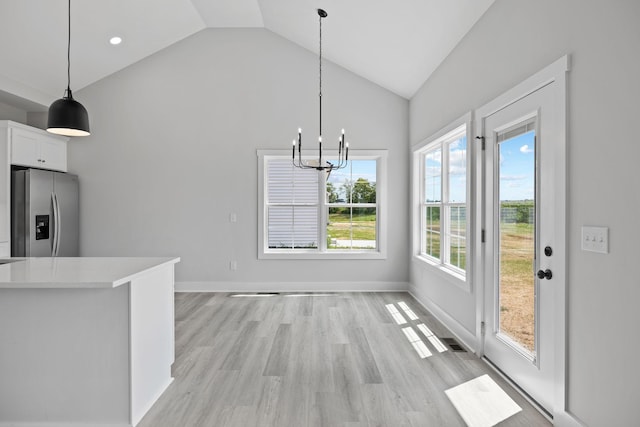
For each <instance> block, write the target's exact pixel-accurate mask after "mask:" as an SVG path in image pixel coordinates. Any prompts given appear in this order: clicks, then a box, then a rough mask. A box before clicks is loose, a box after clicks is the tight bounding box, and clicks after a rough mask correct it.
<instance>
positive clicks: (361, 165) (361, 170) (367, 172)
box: [327, 159, 376, 200]
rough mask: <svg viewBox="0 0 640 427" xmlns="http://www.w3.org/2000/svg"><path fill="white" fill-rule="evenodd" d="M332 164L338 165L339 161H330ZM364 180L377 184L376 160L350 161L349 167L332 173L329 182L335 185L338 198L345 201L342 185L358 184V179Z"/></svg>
mask: <svg viewBox="0 0 640 427" xmlns="http://www.w3.org/2000/svg"><path fill="white" fill-rule="evenodd" d="M329 161H330V162H331V163H334V164H337V163H338V161H337V160H336V161H334V160H331V159H329ZM360 178H363V179H366V180H367V181H369V182H370V183H371V184H375V182H376V160H373V159H372V160H360V159H358V160H354V161H351V160H349V162H348V164H347V166H346V167H345V168H343V169H337V170H333V171H331V174H330V175H329V179H328V180H327V182H330V183H332V184H333V186H334V188H335V189H336V192H337V193H338V197H339V198H340V199H342V200H344V199H345V192H344V190H343V188H342V185H343V184H344V183H345V182H348V181H351V180H352V181H353V182H356V181H357V180H358V179H360Z"/></svg>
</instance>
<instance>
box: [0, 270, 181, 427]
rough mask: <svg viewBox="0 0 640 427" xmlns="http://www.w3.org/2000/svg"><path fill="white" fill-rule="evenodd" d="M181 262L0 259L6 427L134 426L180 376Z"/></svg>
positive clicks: (0, 368)
mask: <svg viewBox="0 0 640 427" xmlns="http://www.w3.org/2000/svg"><path fill="white" fill-rule="evenodd" d="M179 261H180V259H179V258H21V259H17V258H5V259H0V378H1V379H2V380H1V381H0V427H3V426H9V425H11V426H17V427H19V426H32V425H38V426H43V427H44V426H62V425H70V424H73V425H74V426H93V425H102V426H111V427H116V426H123V427H124V426H135V425H136V424H137V423H138V422H139V421H140V420H141V419H142V417H143V416H144V414H145V413H146V412H147V411H148V410H149V408H150V407H151V406H152V405H153V403H154V402H155V401H156V400H157V399H158V397H160V395H161V394H162V393H163V392H164V390H165V389H166V388H167V387H168V386H169V384H170V383H171V381H172V380H173V378H172V377H171V365H172V364H173V361H174V306H173V302H174V294H173V293H174V266H175V264H176V263H177V262H179Z"/></svg>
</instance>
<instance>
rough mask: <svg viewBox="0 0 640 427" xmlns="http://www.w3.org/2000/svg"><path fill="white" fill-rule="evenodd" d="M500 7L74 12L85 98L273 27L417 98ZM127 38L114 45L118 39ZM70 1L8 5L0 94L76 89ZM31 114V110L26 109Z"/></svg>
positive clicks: (334, 4)
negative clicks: (243, 33)
mask: <svg viewBox="0 0 640 427" xmlns="http://www.w3.org/2000/svg"><path fill="white" fill-rule="evenodd" d="M493 1H494V0H396V1H389V0H317V1H311V0H82V1H77V0H75V1H72V4H71V88H72V89H73V90H79V89H81V88H83V87H85V86H87V85H89V84H91V83H93V82H95V81H97V80H100V79H101V78H103V77H105V76H108V75H110V74H112V73H114V72H116V71H118V70H120V69H122V68H125V67H127V66H128V65H130V64H132V63H134V62H136V61H139V60H140V59H142V58H144V57H146V56H148V55H151V54H153V53H154V52H157V51H159V50H161V49H163V48H165V47H167V46H169V45H171V44H173V43H175V42H177V41H179V40H181V39H183V38H185V37H188V36H189V35H191V34H194V33H196V32H198V31H200V30H202V29H203V28H206V27H215V28H228V27H264V28H266V29H268V30H270V31H273V32H274V33H276V34H279V35H281V36H283V37H285V38H287V39H289V40H291V41H292V42H294V43H297V44H299V45H301V46H303V47H305V48H307V49H309V50H311V51H313V52H316V53H317V51H318V15H317V13H316V9H317V8H318V7H320V8H323V9H325V10H326V11H327V13H328V14H329V16H328V17H327V18H326V19H324V20H323V45H322V48H323V56H324V57H325V58H326V59H328V60H331V61H333V62H335V63H337V64H339V65H341V66H343V67H344V68H346V69H348V70H351V71H352V72H354V73H356V74H358V75H360V76H362V77H364V78H366V79H368V80H371V81H372V82H375V83H377V84H379V85H380V86H382V87H385V88H387V89H389V90H391V91H393V92H395V93H397V94H398V95H401V96H403V97H405V98H410V97H411V96H412V95H413V94H414V93H415V92H416V91H417V90H418V88H419V87H420V86H421V85H422V83H423V82H424V81H425V80H426V79H427V77H428V76H429V75H430V74H431V73H432V72H433V71H434V70H435V69H436V67H437V66H438V65H439V64H440V63H441V62H442V60H443V59H444V58H445V57H446V56H447V55H448V54H449V52H450V51H451V50H452V49H453V47H454V46H455V45H456V44H457V43H458V42H459V41H460V40H461V39H462V37H463V36H464V35H465V34H466V33H467V32H468V31H469V29H470V28H471V27H472V26H473V24H474V23H475V22H476V21H477V20H478V19H479V18H480V16H481V15H482V14H483V13H484V12H485V11H486V9H488V7H489V6H490V5H491V4H492V3H493ZM114 35H118V36H120V37H122V38H123V39H124V41H123V43H122V44H121V45H120V46H117V47H116V46H111V45H110V44H109V43H108V40H109V38H110V37H112V36H114ZM66 39H67V1H66V0H1V1H0V52H2V58H1V59H0V91H2V92H4V95H5V96H4V97H0V101H2V100H3V99H4V101H5V102H7V100H9V101H12V102H13V103H14V104H16V99H15V98H16V96H17V97H22V98H25V99H28V100H30V101H33V102H35V103H37V104H41V105H48V104H49V102H51V101H52V100H54V99H56V98H59V97H61V96H62V95H63V92H64V89H65V87H66ZM23 108H26V107H23Z"/></svg>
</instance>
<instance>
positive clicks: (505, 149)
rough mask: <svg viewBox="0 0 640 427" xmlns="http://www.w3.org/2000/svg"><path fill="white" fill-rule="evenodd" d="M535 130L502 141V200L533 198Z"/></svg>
mask: <svg viewBox="0 0 640 427" xmlns="http://www.w3.org/2000/svg"><path fill="white" fill-rule="evenodd" d="M534 147H535V131H533V130H532V131H529V132H526V133H523V134H521V135H518V136H516V137H514V138H511V139H508V140H506V141H503V142H501V143H500V200H501V201H507V200H513V201H515V200H533V197H534V193H535V161H536V156H535V150H534Z"/></svg>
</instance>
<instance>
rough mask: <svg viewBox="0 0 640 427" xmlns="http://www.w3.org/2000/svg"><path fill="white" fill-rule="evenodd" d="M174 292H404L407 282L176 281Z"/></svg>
mask: <svg viewBox="0 0 640 427" xmlns="http://www.w3.org/2000/svg"><path fill="white" fill-rule="evenodd" d="M175 290H176V292H386V291H389V292H406V291H408V290H409V283H408V282H176V284H175Z"/></svg>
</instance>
